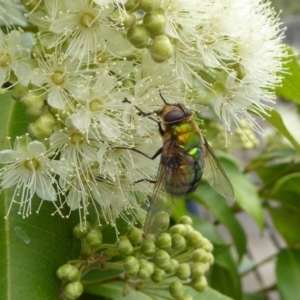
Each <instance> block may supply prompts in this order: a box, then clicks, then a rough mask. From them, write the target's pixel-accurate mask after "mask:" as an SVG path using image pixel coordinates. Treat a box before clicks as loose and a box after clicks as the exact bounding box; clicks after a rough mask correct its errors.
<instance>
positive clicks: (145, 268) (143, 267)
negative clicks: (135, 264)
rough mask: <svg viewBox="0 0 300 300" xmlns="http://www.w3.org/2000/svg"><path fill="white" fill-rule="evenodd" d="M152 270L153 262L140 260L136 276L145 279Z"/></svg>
mask: <svg viewBox="0 0 300 300" xmlns="http://www.w3.org/2000/svg"><path fill="white" fill-rule="evenodd" d="M153 272H154V264H153V263H151V262H148V261H144V260H140V268H139V271H138V273H137V277H138V278H140V279H142V280H145V279H148V278H149V277H150V276H151V275H152V274H153Z"/></svg>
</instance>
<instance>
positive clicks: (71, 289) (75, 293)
mask: <svg viewBox="0 0 300 300" xmlns="http://www.w3.org/2000/svg"><path fill="white" fill-rule="evenodd" d="M82 293H83V285H82V284H81V282H79V281H75V282H71V283H69V284H67V285H66V286H65V296H66V298H67V299H77V298H79V297H80V295H81V294H82Z"/></svg>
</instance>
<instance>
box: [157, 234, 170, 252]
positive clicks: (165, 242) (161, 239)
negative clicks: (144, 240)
mask: <svg viewBox="0 0 300 300" xmlns="http://www.w3.org/2000/svg"><path fill="white" fill-rule="evenodd" d="M155 244H156V247H157V248H160V249H163V250H170V249H171V246H172V238H171V235H170V234H169V233H161V234H159V235H158V236H157V238H156V241H155Z"/></svg>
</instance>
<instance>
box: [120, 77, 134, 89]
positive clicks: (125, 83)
mask: <svg viewBox="0 0 300 300" xmlns="http://www.w3.org/2000/svg"><path fill="white" fill-rule="evenodd" d="M122 86H123V87H124V88H132V87H134V86H135V83H134V81H133V80H131V79H129V78H125V79H124V80H123V81H122Z"/></svg>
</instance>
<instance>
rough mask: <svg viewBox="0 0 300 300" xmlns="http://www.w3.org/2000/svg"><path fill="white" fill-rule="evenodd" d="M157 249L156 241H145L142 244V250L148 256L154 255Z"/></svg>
mask: <svg viewBox="0 0 300 300" xmlns="http://www.w3.org/2000/svg"><path fill="white" fill-rule="evenodd" d="M155 251H156V246H155V244H154V242H147V241H146V242H144V243H143V244H142V246H141V252H142V253H143V254H144V255H145V256H147V257H152V256H153V255H154V253H155Z"/></svg>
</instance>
